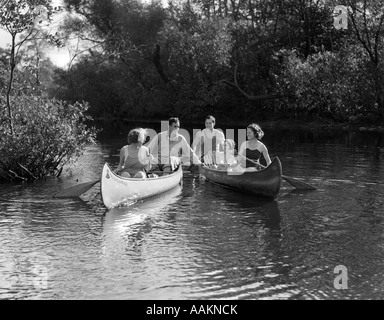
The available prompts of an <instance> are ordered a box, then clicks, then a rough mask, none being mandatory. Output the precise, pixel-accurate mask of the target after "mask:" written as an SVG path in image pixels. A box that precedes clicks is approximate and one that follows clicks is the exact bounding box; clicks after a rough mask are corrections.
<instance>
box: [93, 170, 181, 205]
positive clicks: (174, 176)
mask: <svg viewBox="0 0 384 320" xmlns="http://www.w3.org/2000/svg"><path fill="white" fill-rule="evenodd" d="M182 179H183V169H182V167H181V166H179V168H178V169H177V171H175V172H173V173H171V174H168V175H165V176H158V177H155V178H145V179H140V178H124V177H121V176H119V175H117V174H115V173H114V172H113V171H112V169H111V167H110V166H109V165H108V164H107V163H106V164H104V167H103V172H102V175H101V183H100V190H101V197H102V200H103V203H104V205H105V206H106V207H107V208H108V209H111V208H114V207H117V206H120V205H124V204H126V203H130V202H133V201H137V200H141V199H145V198H149V197H153V196H156V195H158V194H161V193H163V192H165V191H168V190H171V189H172V188H174V187H176V186H177V185H179V184H181V183H182Z"/></svg>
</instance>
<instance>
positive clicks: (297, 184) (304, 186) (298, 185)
mask: <svg viewBox="0 0 384 320" xmlns="http://www.w3.org/2000/svg"><path fill="white" fill-rule="evenodd" d="M241 157H244V158H245V159H246V160H248V161H249V162H252V163H254V164H256V165H258V166H260V167H261V168H266V167H265V166H263V165H262V164H260V163H258V162H256V161H254V160H252V159H249V158H247V157H245V156H243V155H241ZM281 177H282V178H283V179H284V180H285V181H287V182H288V183H289V184H290V185H292V186H294V187H295V188H296V189H302V190H315V189H316V188H315V187H314V186H312V185H310V184H308V183H305V182H303V181H300V180H298V179H295V178H292V177H287V176H285V175H281Z"/></svg>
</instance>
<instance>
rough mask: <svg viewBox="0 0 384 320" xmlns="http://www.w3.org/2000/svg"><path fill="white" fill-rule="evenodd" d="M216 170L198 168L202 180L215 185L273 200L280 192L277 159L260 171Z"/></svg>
mask: <svg viewBox="0 0 384 320" xmlns="http://www.w3.org/2000/svg"><path fill="white" fill-rule="evenodd" d="M247 170H248V169H247ZM247 170H245V171H244V170H243V171H240V170H239V171H236V170H231V169H228V170H218V169H212V168H209V167H207V166H202V167H200V174H201V175H202V176H203V178H204V179H206V180H208V181H210V182H213V183H215V184H218V185H221V186H223V187H227V188H230V189H233V190H237V191H240V192H243V193H249V194H254V195H257V196H262V197H268V198H275V197H276V196H277V195H278V194H279V191H280V187H281V179H282V167H281V162H280V160H279V158H277V157H276V158H275V159H274V160H273V161H272V163H271V164H270V165H269V166H268V167H266V168H264V169H262V170H260V171H247Z"/></svg>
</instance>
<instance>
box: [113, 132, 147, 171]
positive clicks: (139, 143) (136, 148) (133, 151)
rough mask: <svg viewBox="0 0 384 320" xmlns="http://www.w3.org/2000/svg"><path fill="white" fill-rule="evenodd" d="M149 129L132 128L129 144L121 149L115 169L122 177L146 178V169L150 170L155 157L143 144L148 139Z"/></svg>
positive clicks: (129, 134)
mask: <svg viewBox="0 0 384 320" xmlns="http://www.w3.org/2000/svg"><path fill="white" fill-rule="evenodd" d="M146 137H147V131H146V130H145V129H143V128H136V129H132V130H131V131H129V133H128V138H127V140H128V144H127V145H126V146H124V147H122V148H121V149H120V162H119V165H118V167H117V169H116V170H115V172H118V173H119V174H120V175H121V176H122V177H125V178H130V177H131V176H133V177H134V178H145V177H146V173H145V170H147V171H148V170H149V169H150V166H151V161H152V160H153V159H154V157H153V156H152V155H151V154H150V153H149V150H148V148H147V147H145V146H143V144H144V143H145V141H146Z"/></svg>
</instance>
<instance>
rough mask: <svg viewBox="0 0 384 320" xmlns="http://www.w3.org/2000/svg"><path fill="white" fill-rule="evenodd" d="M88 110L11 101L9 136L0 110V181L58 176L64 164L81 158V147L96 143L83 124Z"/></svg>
mask: <svg viewBox="0 0 384 320" xmlns="http://www.w3.org/2000/svg"><path fill="white" fill-rule="evenodd" d="M0 98H2V97H0ZM2 100H3V99H0V102H1V101H2ZM88 107H89V105H88V104H87V103H80V102H76V103H74V104H68V103H65V102H62V101H58V100H48V99H43V98H40V97H32V96H18V97H14V98H13V116H14V131H15V133H14V134H13V135H11V134H10V131H9V128H8V119H7V114H6V113H5V108H1V110H2V114H0V135H1V140H0V153H1V155H2V156H1V158H0V179H1V180H10V179H31V178H41V177H44V176H47V175H59V174H60V173H61V170H62V168H63V166H64V165H65V164H66V163H68V162H71V161H74V160H76V159H77V158H78V157H79V156H80V155H81V154H82V152H83V150H84V147H85V145H87V144H89V143H91V144H94V143H96V140H95V138H96V134H97V131H96V129H95V128H93V127H90V128H89V127H87V125H86V123H85V122H86V121H87V120H91V119H90V117H88V116H86V115H85V114H84V112H85V111H86V110H87V109H88Z"/></svg>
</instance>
